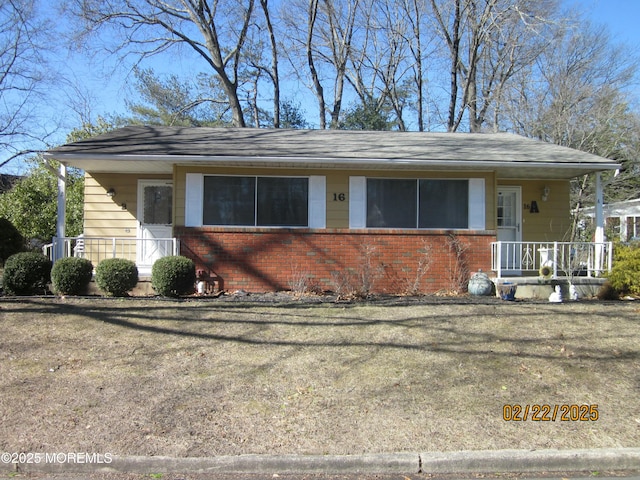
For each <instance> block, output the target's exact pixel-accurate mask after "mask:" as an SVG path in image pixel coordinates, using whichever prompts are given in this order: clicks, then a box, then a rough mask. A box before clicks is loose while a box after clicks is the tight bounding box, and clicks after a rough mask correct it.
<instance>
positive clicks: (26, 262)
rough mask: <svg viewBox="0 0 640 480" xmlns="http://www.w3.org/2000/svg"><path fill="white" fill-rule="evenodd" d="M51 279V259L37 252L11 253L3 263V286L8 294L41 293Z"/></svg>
mask: <svg viewBox="0 0 640 480" xmlns="http://www.w3.org/2000/svg"><path fill="white" fill-rule="evenodd" d="M50 280H51V261H50V260H49V259H48V258H47V257H45V256H44V255H42V254H41V253H37V252H21V253H16V254H15V255H12V256H11V257H9V258H8V259H7V261H6V262H5V264H4V278H3V280H2V282H3V287H4V290H5V292H6V293H8V294H9V295H42V294H46V293H47V285H48V283H49V281H50Z"/></svg>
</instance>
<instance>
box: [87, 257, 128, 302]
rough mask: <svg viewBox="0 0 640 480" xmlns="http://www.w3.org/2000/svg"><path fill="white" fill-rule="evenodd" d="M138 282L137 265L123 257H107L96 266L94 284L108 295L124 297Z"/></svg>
mask: <svg viewBox="0 0 640 480" xmlns="http://www.w3.org/2000/svg"><path fill="white" fill-rule="evenodd" d="M137 284H138V267H136V264H135V263H134V262H132V261H131V260H127V259H125V258H107V259H106V260H102V261H101V262H100V263H99V264H98V266H97V267H96V285H97V286H98V288H99V289H100V290H101V291H102V292H103V293H104V294H105V295H107V296H109V297H124V296H126V295H127V292H129V291H131V290H133V289H134V288H135V286H136V285H137Z"/></svg>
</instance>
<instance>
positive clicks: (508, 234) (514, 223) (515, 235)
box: [496, 186, 522, 274]
mask: <svg viewBox="0 0 640 480" xmlns="http://www.w3.org/2000/svg"><path fill="white" fill-rule="evenodd" d="M521 199H522V192H521V189H520V187H502V186H498V212H497V215H496V219H497V224H498V225H497V227H498V231H497V238H498V241H499V242H520V241H522V229H521V224H522V206H521ZM500 257H501V258H500V264H501V268H502V269H505V270H507V271H508V272H511V273H514V274H516V273H519V272H520V269H521V248H520V246H519V245H514V244H508V245H503V246H502V249H501V255H500Z"/></svg>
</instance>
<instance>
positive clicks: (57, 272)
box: [51, 257, 93, 295]
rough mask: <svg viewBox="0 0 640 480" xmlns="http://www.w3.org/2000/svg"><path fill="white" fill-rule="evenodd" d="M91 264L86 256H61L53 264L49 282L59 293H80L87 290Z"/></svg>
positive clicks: (91, 268) (91, 270)
mask: <svg viewBox="0 0 640 480" xmlns="http://www.w3.org/2000/svg"><path fill="white" fill-rule="evenodd" d="M92 274H93V265H92V264H91V262H90V261H89V260H87V259H86V258H78V257H68V258H62V259H60V260H58V261H57V262H56V263H54V264H53V268H52V269H51V283H52V284H53V291H54V292H56V293H58V294H60V295H82V294H85V293H86V292H87V287H88V286H89V282H91V276H92Z"/></svg>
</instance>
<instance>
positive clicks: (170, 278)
mask: <svg viewBox="0 0 640 480" xmlns="http://www.w3.org/2000/svg"><path fill="white" fill-rule="evenodd" d="M195 282H196V265H195V264H194V263H193V260H191V259H190V258H187V257H180V256H173V257H163V258H160V259H158V260H156V261H155V263H154V264H153V267H152V268H151V286H152V287H153V289H154V290H155V291H156V293H157V294H158V295H163V296H165V297H178V296H180V295H188V294H190V293H193V288H194V285H195Z"/></svg>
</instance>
